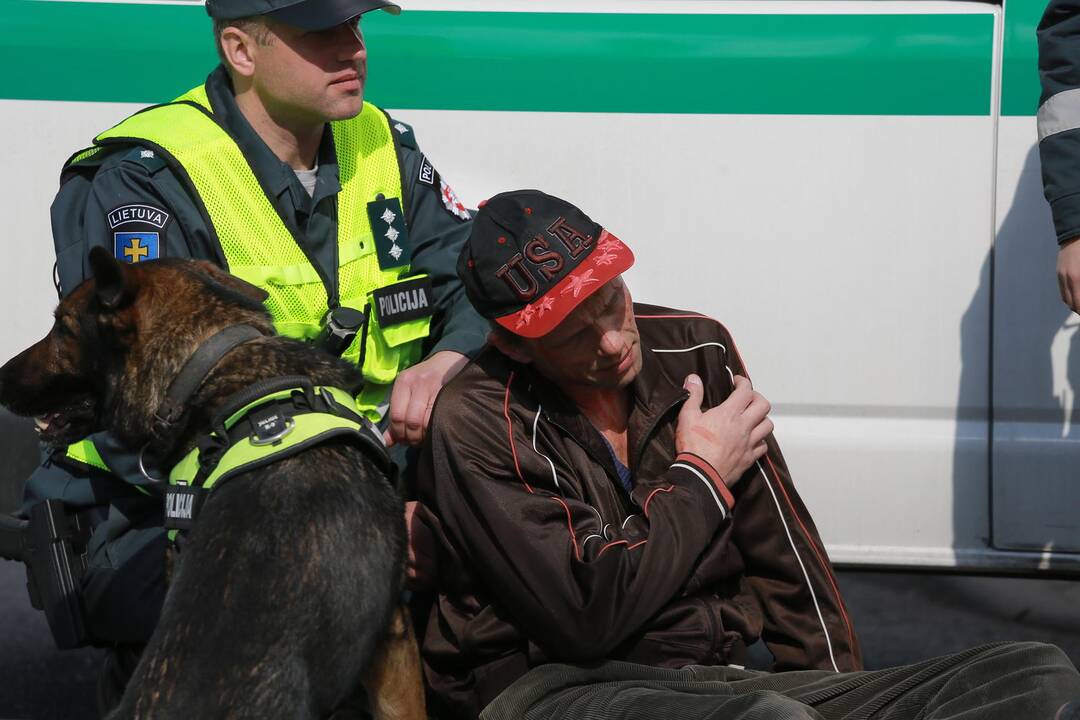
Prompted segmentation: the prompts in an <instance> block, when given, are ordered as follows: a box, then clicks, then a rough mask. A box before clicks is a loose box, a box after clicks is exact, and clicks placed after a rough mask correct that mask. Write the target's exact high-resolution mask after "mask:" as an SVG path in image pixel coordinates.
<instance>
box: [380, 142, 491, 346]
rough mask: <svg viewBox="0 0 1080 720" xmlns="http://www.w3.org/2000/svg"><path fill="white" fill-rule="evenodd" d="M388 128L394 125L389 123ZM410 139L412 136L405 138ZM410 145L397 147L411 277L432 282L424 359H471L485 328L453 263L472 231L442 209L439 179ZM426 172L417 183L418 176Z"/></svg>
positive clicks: (482, 338) (482, 337) (403, 143)
mask: <svg viewBox="0 0 1080 720" xmlns="http://www.w3.org/2000/svg"><path fill="white" fill-rule="evenodd" d="M391 124H393V121H391ZM410 135H411V132H410ZM415 144H416V143H415V140H410V142H409V143H408V144H406V143H405V142H404V141H403V142H402V145H401V162H402V178H403V181H404V186H403V187H402V192H403V193H405V197H406V199H407V201H406V208H407V210H406V212H407V213H408V217H409V238H410V240H411V242H412V247H413V250H412V272H413V273H414V274H421V273H426V274H427V275H429V276H430V277H431V282H432V288H433V290H434V299H435V316H434V318H432V326H431V335H430V336H429V338H428V343H427V347H425V355H430V354H432V353H436V352H439V351H440V350H453V351H456V352H459V353H462V354H464V355H468V356H470V357H472V356H473V355H475V354H476V352H477V351H478V350H479V349H480V348H481V347H482V346H483V344H484V342H485V341H486V340H487V332H488V322H487V321H486V320H484V319H483V318H482V317H480V315H478V314H477V312H476V310H474V309H473V307H472V304H471V303H470V302H469V299H468V298H467V297H466V296H465V288H464V286H462V284H461V280H460V279H459V278H458V276H457V259H458V255H459V254H460V253H461V248H462V246H463V245H464V244H465V240H466V238H468V237H469V232H470V231H471V229H472V221H471V220H461V219H459V218H458V217H456V216H455V215H454V214H453V213H451V212H450V211H449V210H447V208H446V206H445V205H444V203H443V199H442V193H441V190H440V184H439V176H438V173H437V172H434V169H433V168H431V165H430V163H426V167H425V158H424V155H423V153H421V152H420V150H419V148H418V147H410V145H412V146H415ZM428 168H431V171H430V173H427V172H425V173H424V180H423V181H421V180H420V176H421V170H427V169H428Z"/></svg>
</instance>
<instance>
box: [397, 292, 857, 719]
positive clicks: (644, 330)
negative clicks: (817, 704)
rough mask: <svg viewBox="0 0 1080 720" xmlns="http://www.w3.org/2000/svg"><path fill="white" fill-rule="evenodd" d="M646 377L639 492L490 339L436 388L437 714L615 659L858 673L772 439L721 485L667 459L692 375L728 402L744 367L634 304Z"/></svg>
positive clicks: (426, 497) (704, 336)
mask: <svg viewBox="0 0 1080 720" xmlns="http://www.w3.org/2000/svg"><path fill="white" fill-rule="evenodd" d="M634 310H635V314H636V316H637V323H638V328H639V330H640V334H641V343H642V354H643V359H644V362H643V366H642V370H641V373H640V374H639V376H638V377H637V378H636V379H635V380H634V383H633V385H632V391H633V395H634V404H633V409H632V411H631V416H630V423H629V448H630V456H629V460H630V468H631V471H632V473H633V492H632V493H630V494H629V495H628V494H627V493H626V491H625V489H624V487H623V485H622V484H621V483H620V481H619V477H618V474H617V472H616V470H615V466H614V464H613V462H612V459H611V455H610V453H609V451H608V450H607V448H606V446H605V444H604V440H603V438H602V436H601V435H600V433H599V432H598V431H597V430H595V429H594V428H593V426H592V425H591V424H590V423H589V421H588V420H587V419H586V418H585V417H584V416H583V415H582V414H581V413H580V412H578V410H577V409H576V407H575V406H574V405H573V404H572V403H571V402H570V401H569V400H567V399H566V398H565V396H563V395H562V393H560V392H559V390H558V389H557V388H556V387H554V386H553V385H552V384H551V383H549V382H547V381H546V380H545V379H544V378H543V377H540V376H538V375H537V374H536V373H534V372H532V371H531V370H530V368H529V367H527V366H522V365H520V364H517V363H515V362H514V361H512V360H510V359H509V358H507V357H506V356H504V355H503V354H502V353H500V352H498V351H497V350H495V349H494V348H493V347H488V348H487V349H485V350H484V351H482V353H481V354H480V356H479V357H477V359H476V360H475V361H474V362H473V363H472V364H471V365H469V366H468V367H466V369H465V370H464V371H462V373H461V374H460V375H459V376H458V377H457V378H455V379H454V380H453V381H452V382H451V383H450V384H448V385H447V386H446V387H445V388H444V389H443V390H442V392H441V393H440V395H439V398H438V402H437V403H436V406H435V409H434V411H433V416H432V421H431V425H430V435H431V437H430V442H429V443H428V444H427V445H426V446H425V449H424V452H423V455H422V461H421V468H420V473H419V477H420V478H421V480H420V485H419V487H418V492H419V496H420V499H421V501H422V502H423V504H424V505H425V506H426V508H422V511H424V510H428V509H429V510H428V515H431V516H432V517H429V518H428V522H429V524H430V525H432V526H433V528H434V531H435V535H436V538H437V539H436V544H437V545H438V546H439V547H438V550H439V555H440V557H439V563H440V570H439V580H438V583H439V589H438V594H437V597H436V599H435V603H434V606H433V607H432V610H431V615H430V619H429V622H428V624H427V630H426V633H425V638H424V642H423V657H424V665H425V673H426V676H427V680H428V682H429V684H430V687H431V689H432V693H433V695H434V697H433V701H434V704H435V708H434V709H435V711H436V712H437V713H442V714H446V715H454V716H459V717H476V716H477V715H478V714H479V712H480V710H481V709H483V707H484V705H486V704H487V703H488V702H490V701H491V700H492V699H493V698H494V697H495V696H496V695H497V694H498V693H499V692H501V691H502V690H503V689H505V688H506V687H507V686H508V685H509V684H510V683H512V682H513V681H514V680H515V679H517V678H518V677H520V676H521V675H523V674H524V673H525V672H526V671H527V670H528V669H529V668H530V667H534V666H535V665H538V664H540V663H544V662H548V661H563V662H586V661H591V660H599V659H620V660H626V661H630V662H637V663H644V664H648V665H656V666H663V667H681V666H684V665H687V664H705V665H714V664H727V663H739V662H740V660H741V659H742V658H743V656H744V653H745V649H746V646H747V645H749V644H751V643H753V642H754V641H756V640H757V639H758V638H759V637H760V638H763V639H764V640H765V642H766V643H767V645H768V647H769V649H770V650H771V652H772V654H773V656H774V657H775V659H776V664H775V669H776V670H792V669H806V668H818V669H837V670H841V671H849V670H858V669H861V667H862V658H861V652H860V649H859V645H858V642H857V641H856V639H855V633H854V630H853V629H852V627H851V621H850V619H849V618H848V614H847V610H846V608H845V607H844V603H843V601H842V600H841V598H840V593H839V590H838V586H837V582H836V578H835V577H834V575H833V572H832V569H831V567H830V565H829V561H828V558H827V556H826V554H825V550H824V547H823V545H822V542H821V539H820V538H819V537H818V533H817V530H816V528H815V527H814V523H813V520H812V519H811V518H810V514H809V513H808V512H807V510H806V508H805V506H804V505H803V503H802V501H801V500H800V498H799V496H798V494H797V493H796V492H795V488H794V486H793V485H792V483H791V477H790V475H789V473H788V469H787V465H786V464H785V463H784V459H783V456H782V455H781V454H780V448H779V447H778V446H777V444H776V440H775V439H774V438H773V437H772V436H770V437H769V438H768V441H767V442H768V448H769V450H768V454H767V455H766V456H765V457H763V458H762V459H761V461H760V462H759V463H758V464H757V465H756V466H753V467H751V468H750V469H749V470H748V471H747V472H746V473H745V474H744V475H743V477H742V478H740V479H739V481H738V483H737V484H736V485H735V486H734V487H733V488H732V490H731V492H730V493H728V492H726V490H722V489H719V490H718V489H717V488H716V486H715V484H714V483H713V482H712V480H711V478H713V477H715V476H716V473H715V471H714V470H713V469H712V468H711V467H710V466H709V465H708V464H707V463H706V462H705V461H704V460H702V459H700V458H698V457H696V456H694V455H689V454H682V455H679V456H676V453H675V427H676V419H677V415H678V411H679V408H680V407H681V405H682V402H683V401H684V400H685V399H686V397H687V393H686V391H685V390H683V388H682V383H683V380H684V379H685V377H686V376H687V375H688V374H690V373H692V372H693V373H697V374H698V375H699V376H700V377H701V378H702V381H703V383H704V386H705V400H704V402H703V404H702V405H703V407H713V406H715V405H718V404H719V403H720V402H722V401H723V400H724V399H725V398H726V397H727V396H728V395H729V394H730V392H731V390H732V374H733V373H734V374H743V375H745V374H747V371H746V368H745V367H744V366H743V363H742V360H741V358H740V357H739V355H738V352H737V351H736V349H735V346H734V343H733V342H732V340H731V336H730V335H729V334H728V332H727V330H726V329H725V328H724V327H723V326H722V325H720V324H719V323H717V322H716V321H714V320H711V319H709V318H705V317H703V316H701V315H695V314H691V313H686V312H682V311H677V310H669V309H666V308H660V307H653V306H648V305H640V304H635V306H634Z"/></svg>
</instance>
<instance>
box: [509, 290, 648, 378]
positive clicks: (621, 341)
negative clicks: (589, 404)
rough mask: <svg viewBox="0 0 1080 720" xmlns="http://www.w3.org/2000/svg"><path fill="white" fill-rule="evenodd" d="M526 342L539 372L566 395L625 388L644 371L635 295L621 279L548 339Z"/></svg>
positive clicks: (577, 310) (525, 347)
mask: <svg viewBox="0 0 1080 720" xmlns="http://www.w3.org/2000/svg"><path fill="white" fill-rule="evenodd" d="M520 342H521V347H522V350H523V351H524V352H525V353H526V354H527V355H528V358H529V361H530V362H531V363H532V364H533V366H534V367H536V369H537V370H539V371H540V373H541V374H542V375H544V376H545V377H547V378H548V379H549V380H551V381H553V382H554V383H555V384H557V385H559V386H560V387H562V388H564V389H566V388H568V387H569V386H586V387H592V388H604V389H610V390H615V389H619V388H624V387H626V386H627V385H629V384H630V383H631V382H633V380H634V378H635V377H637V374H638V372H639V371H640V370H641V338H640V336H639V335H638V329H637V323H636V322H635V321H634V308H633V304H632V302H631V299H630V290H629V289H628V288H627V287H626V283H624V282H623V279H622V276H621V275H620V276H619V277H616V278H613V279H612V280H610V281H608V282H607V284H605V285H604V286H603V287H602V288H600V289H599V290H597V291H596V292H595V293H593V294H592V295H591V296H590V297H589V298H588V299H587V300H585V301H584V302H583V303H581V304H580V305H578V306H577V307H576V308H574V310H573V312H571V313H570V314H569V315H567V316H566V319H565V320H563V321H562V322H561V323H559V325H558V326H556V328H555V329H554V330H552V331H551V332H550V333H548V334H547V335H544V336H543V337H540V338H536V339H535V340H532V339H528V338H521V340H520Z"/></svg>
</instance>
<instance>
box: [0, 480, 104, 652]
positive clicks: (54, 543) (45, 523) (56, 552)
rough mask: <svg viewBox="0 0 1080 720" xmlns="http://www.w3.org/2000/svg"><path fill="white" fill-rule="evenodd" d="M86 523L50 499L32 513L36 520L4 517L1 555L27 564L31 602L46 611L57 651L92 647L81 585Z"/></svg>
mask: <svg viewBox="0 0 1080 720" xmlns="http://www.w3.org/2000/svg"><path fill="white" fill-rule="evenodd" d="M89 537H90V527H89V523H88V522H86V519H85V518H83V517H81V516H80V515H79V514H78V513H76V512H73V511H69V510H67V509H66V508H65V507H64V504H63V503H62V502H60V501H59V500H46V501H45V502H42V503H38V504H37V505H35V506H34V507H33V508H32V509H31V510H30V519H29V521H27V520H20V519H18V518H14V517H11V516H10V515H0V557H4V558H7V559H8V560H18V561H21V562H22V563H24V564H25V565H26V590H27V592H28V593H29V595H30V604H31V605H33V606H34V607H35V608H37V609H38V610H42V611H44V613H45V618H46V620H48V623H49V630H51V631H52V635H53V640H54V641H55V642H56V647H57V648H59V649H61V650H69V649H72V648H77V647H82V646H83V645H86V644H88V643H89V640H90V638H89V635H88V634H87V632H86V623H85V615H84V612H83V602H82V591H81V589H80V588H81V581H82V576H83V574H84V573H85V572H86V543H87V540H88V539H89Z"/></svg>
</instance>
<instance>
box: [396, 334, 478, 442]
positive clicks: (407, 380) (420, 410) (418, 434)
mask: <svg viewBox="0 0 1080 720" xmlns="http://www.w3.org/2000/svg"><path fill="white" fill-rule="evenodd" d="M468 362H469V358H467V357H465V356H464V355H462V354H461V353H459V352H454V351H452V350H443V351H441V352H437V353H435V354H434V355H432V356H431V357H429V358H427V359H426V360H423V361H422V362H419V363H417V364H416V365H413V366H412V367H411V368H409V369H407V370H403V371H402V372H401V373H399V374H398V376H397V377H396V378H395V379H394V390H393V392H392V393H391V394H390V411H389V413H390V430H389V431H388V432H387V436H386V440H387V444H390V445H393V444H397V443H404V444H406V445H419V444H420V443H422V442H423V441H424V436H425V435H426V434H427V427H428V423H429V422H430V421H431V408H432V407H433V406H434V405H435V397H436V396H437V395H438V394H439V391H440V390H442V387H443V385H445V384H446V383H448V382H450V379H451V378H452V377H454V376H455V375H457V374H458V373H459V372H460V371H461V369H462V368H463V367H465V365H466V364H467V363H468Z"/></svg>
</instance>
